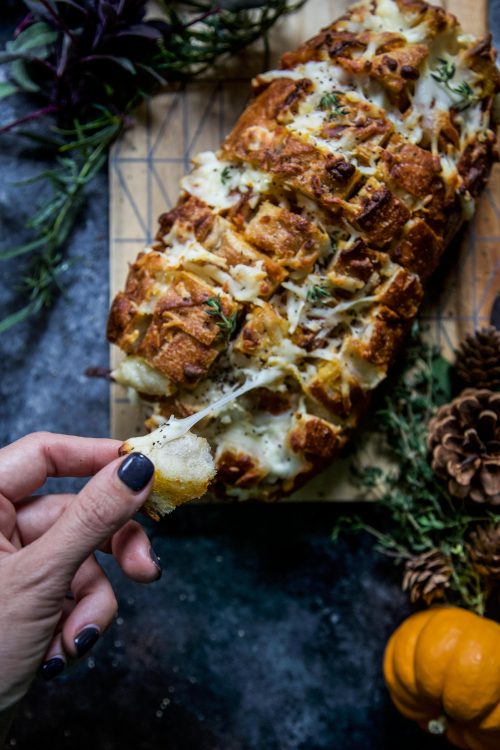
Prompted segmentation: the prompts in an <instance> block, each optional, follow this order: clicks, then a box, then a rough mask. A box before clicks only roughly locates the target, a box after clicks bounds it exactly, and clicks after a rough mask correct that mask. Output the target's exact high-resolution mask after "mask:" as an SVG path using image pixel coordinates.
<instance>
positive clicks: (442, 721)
mask: <svg viewBox="0 0 500 750" xmlns="http://www.w3.org/2000/svg"><path fill="white" fill-rule="evenodd" d="M427 729H428V730H429V732H430V733H431V734H444V733H445V732H446V730H447V729H448V722H447V720H446V716H440V717H439V718H438V719H431V720H430V721H429V723H428V724H427Z"/></svg>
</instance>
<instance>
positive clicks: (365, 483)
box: [334, 330, 490, 614]
mask: <svg viewBox="0 0 500 750" xmlns="http://www.w3.org/2000/svg"><path fill="white" fill-rule="evenodd" d="M451 395H452V394H451V389H450V365H449V364H448V363H447V362H446V361H445V360H444V359H443V357H442V356H441V355H440V353H439V352H438V351H437V350H436V349H435V348H434V347H432V346H431V345H430V344H428V343H427V342H426V341H425V340H424V339H423V338H422V337H421V336H420V334H419V333H418V330H416V332H415V333H414V335H413V338H412V340H411V341H410V343H409V347H408V349H407V351H406V355H405V358H404V360H403V362H402V363H401V367H400V369H399V372H398V373H395V374H394V375H393V376H392V377H390V378H389V379H388V381H387V385H386V387H385V389H384V391H383V393H382V395H381V397H379V398H380V401H379V405H378V408H377V409H376V410H375V412H374V413H373V416H372V418H371V420H370V421H369V424H368V425H367V429H368V430H369V431H370V432H374V433H375V434H376V435H377V441H378V442H379V444H380V445H381V446H383V448H384V450H385V452H386V453H387V455H388V459H389V462H390V464H389V466H388V467H386V466H384V467H382V466H372V465H370V464H363V463H359V462H357V463H355V464H354V465H353V467H352V468H353V471H352V473H353V477H354V479H355V481H356V483H357V484H358V485H359V486H360V487H361V488H363V489H364V490H365V491H366V492H367V493H370V494H371V495H372V496H373V495H374V494H375V496H376V499H377V502H376V504H375V508H378V509H379V510H380V525H379V528H376V527H375V526H373V525H368V524H367V523H366V522H364V521H363V520H360V519H359V518H358V517H355V518H354V519H353V521H352V524H351V526H352V528H353V529H354V530H360V529H363V530H364V531H367V532H368V533H370V534H371V535H372V536H374V537H375V538H376V539H377V545H378V548H379V549H380V551H381V552H384V553H385V554H389V555H392V556H395V557H396V558H398V559H399V560H406V559H411V558H413V557H415V556H416V555H418V554H420V553H422V552H426V551H428V550H441V551H442V552H443V554H445V555H446V556H448V557H449V558H450V564H451V568H452V575H451V581H450V587H449V589H448V593H447V596H448V600H449V601H450V602H452V603H454V604H458V605H461V606H464V607H466V608H469V609H472V610H474V611H476V612H478V613H480V614H482V613H484V610H485V603H486V600H487V597H488V595H489V593H490V589H489V587H488V585H487V584H486V583H485V582H484V581H482V580H481V578H480V577H479V576H478V574H477V573H476V572H475V570H474V569H473V568H472V566H471V562H470V560H469V558H468V556H467V554H466V548H465V540H466V538H467V535H468V534H469V532H470V531H471V529H473V528H474V527H475V526H476V525H477V524H478V523H487V522H488V521H489V520H490V512H489V511H487V510H483V509H482V508H478V509H477V510H474V511H472V510H470V511H469V510H468V509H467V507H465V506H463V505H461V504H460V503H459V502H457V501H456V499H453V498H452V497H451V496H450V495H449V493H448V490H447V488H446V486H445V484H443V482H441V480H440V479H438V477H437V476H436V475H435V473H434V472H433V470H432V468H431V466H430V464H429V457H428V450H427V430H428V423H429V420H430V418H431V417H432V415H433V414H434V413H435V411H436V409H437V408H438V406H440V405H441V404H442V403H443V402H446V401H448V400H449V398H450V397H451ZM362 439H363V438H362V436H361V438H360V440H362ZM346 527H348V522H346V520H345V519H344V520H343V522H342V527H341V528H337V527H336V528H335V529H334V536H335V538H337V537H338V534H339V533H340V532H341V531H342V530H344V529H346Z"/></svg>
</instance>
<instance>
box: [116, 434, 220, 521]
mask: <svg viewBox="0 0 500 750" xmlns="http://www.w3.org/2000/svg"><path fill="white" fill-rule="evenodd" d="M133 451H139V452H140V453H143V454H144V455H145V456H147V457H148V458H149V459H150V460H151V461H152V462H153V463H154V466H155V473H154V477H153V488H152V491H151V494H150V495H149V497H148V500H147V502H146V504H145V505H144V507H143V510H144V512H145V513H147V514H148V515H149V516H150V517H151V518H153V519H154V520H156V521H158V520H159V518H160V516H164V515H165V514H166V513H170V512H171V511H172V510H174V508H177V506H179V505H183V504H184V503H187V502H189V501H190V500H195V499H196V498H199V497H201V496H202V495H204V494H205V492H206V491H207V489H208V485H209V483H210V482H211V481H212V479H213V478H214V476H215V464H214V460H213V458H212V454H211V452H210V446H209V444H208V442H207V441H206V440H205V439H204V438H202V437H199V436H198V435H193V433H192V432H187V433H185V434H184V435H181V436H180V437H178V438H176V439H174V440H165V439H164V438H163V434H162V430H161V429H157V430H155V431H154V432H151V433H150V434H149V435H145V436H142V437H136V438H130V440H127V441H126V442H125V443H124V444H123V446H122V448H121V453H122V454H125V453H132V452H133Z"/></svg>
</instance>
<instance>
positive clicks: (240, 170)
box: [181, 151, 272, 211]
mask: <svg viewBox="0 0 500 750" xmlns="http://www.w3.org/2000/svg"><path fill="white" fill-rule="evenodd" d="M193 164H194V169H193V170H192V171H191V172H190V173H189V174H188V175H186V176H185V177H183V178H182V180H181V187H182V188H183V190H185V191H186V192H188V193H190V194H191V195H194V196H195V197H196V198H199V199H200V200H202V201H204V202H205V203H206V204H207V205H209V206H212V208H217V209H218V210H219V211H223V210H225V209H228V208H231V206H234V205H236V204H237V203H238V201H239V200H240V198H241V194H242V193H249V192H251V193H255V201H254V202H255V203H256V202H257V200H258V198H259V195H260V194H263V193H266V192H268V190H269V188H270V186H271V183H272V179H271V177H270V175H268V174H266V173H265V172H262V171H260V170H258V169H253V168H252V167H250V166H248V167H243V166H242V165H240V164H234V163H233V162H230V161H225V160H223V159H219V158H218V157H217V156H216V154H214V153H213V152H212V151H203V152H202V153H200V154H198V156H196V157H195V158H194V159H193ZM251 200H252V199H251Z"/></svg>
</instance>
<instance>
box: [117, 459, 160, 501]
mask: <svg viewBox="0 0 500 750" xmlns="http://www.w3.org/2000/svg"><path fill="white" fill-rule="evenodd" d="M154 470H155V467H154V465H153V463H152V462H151V461H150V460H149V458H147V456H144V455H143V454H142V453H131V454H130V455H129V456H127V458H126V459H125V460H124V461H123V463H122V465H121V466H120V468H119V469H118V476H119V478H120V479H121V480H122V482H123V484H126V485H127V487H129V488H130V489H131V490H134V492H138V491H139V490H142V489H143V487H145V486H146V485H147V483H148V482H149V480H150V479H151V477H152V476H153V474H154Z"/></svg>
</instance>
